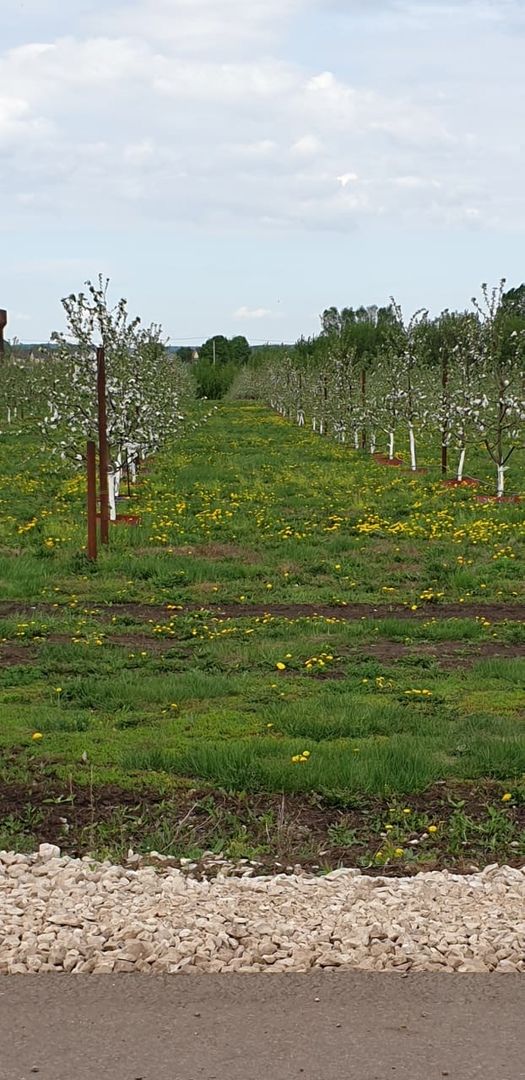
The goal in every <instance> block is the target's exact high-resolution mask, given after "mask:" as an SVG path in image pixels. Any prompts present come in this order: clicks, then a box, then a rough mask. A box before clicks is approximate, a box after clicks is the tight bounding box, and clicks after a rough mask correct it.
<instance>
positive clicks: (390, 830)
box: [385, 825, 394, 832]
mask: <svg viewBox="0 0 525 1080" xmlns="http://www.w3.org/2000/svg"><path fill="white" fill-rule="evenodd" d="M393 828H394V826H393V825H385V832H392V829H393Z"/></svg>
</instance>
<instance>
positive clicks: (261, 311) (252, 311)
mask: <svg viewBox="0 0 525 1080" xmlns="http://www.w3.org/2000/svg"><path fill="white" fill-rule="evenodd" d="M271 314H272V312H271V311H270V310H269V309H268V308H263V307H258V308H249V307H240V308H237V311H234V313H233V318H234V319H239V320H241V321H242V320H243V319H266V318H267V317H268V315H271Z"/></svg>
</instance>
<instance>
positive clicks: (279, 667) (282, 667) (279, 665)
mask: <svg viewBox="0 0 525 1080" xmlns="http://www.w3.org/2000/svg"><path fill="white" fill-rule="evenodd" d="M275 666H276V668H277V671H286V664H283V662H282V660H279V661H278V663H277V664H276V665H275Z"/></svg>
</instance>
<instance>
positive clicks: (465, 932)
mask: <svg viewBox="0 0 525 1080" xmlns="http://www.w3.org/2000/svg"><path fill="white" fill-rule="evenodd" d="M249 875H250V871H248V872H247V874H246V875H244V876H238V877H235V876H229V875H228V874H227V873H225V874H222V873H219V875H218V876H217V877H215V878H213V879H212V880H209V879H208V880H206V879H205V880H196V879H195V878H192V877H191V876H188V875H186V874H184V873H183V872H181V870H180V869H176V868H174V867H172V866H169V865H165V866H164V867H162V869H161V870H159V869H156V868H154V867H151V866H146V867H145V866H140V867H139V868H136V869H131V868H129V867H126V866H114V865H112V864H111V863H109V862H103V863H95V862H94V861H93V860H92V859H90V858H83V859H71V858H68V857H61V855H60V850H59V848H57V847H55V846H54V845H51V844H41V846H40V849H39V852H38V853H37V854H34V855H21V854H15V853H14V852H0V974H18V973H20V974H22V973H26V972H94V973H103V972H107V973H110V972H125V971H139V972H168V973H172V972H186V973H188V974H190V973H193V972H195V973H198V972H228V971H235V972H254V971H267V972H283V971H299V972H304V971H309V970H310V969H312V968H338V969H362V970H368V971H398V972H405V971H410V970H411V971H423V970H426V971H445V972H447V971H448V972H468V971H470V972H478V971H479V972H482V971H498V972H523V971H525V867H524V868H523V869H520V870H518V869H513V868H511V867H508V866H497V865H494V866H489V867H486V868H485V869H484V870H483V871H482V872H481V873H475V874H471V875H470V876H468V877H463V876H460V875H456V874H451V873H448V872H447V871H446V870H444V871H440V872H432V873H421V874H418V875H417V876H416V877H412V878H395V879H391V878H376V877H365V876H364V875H362V874H361V873H360V871H359V870H349V869H341V870H335V871H333V872H332V873H331V874H328V875H327V876H325V877H321V878H319V877H313V876H308V875H306V874H301V875H299V874H293V875H290V876H287V875H284V874H282V875H279V876H277V877H252V876H249Z"/></svg>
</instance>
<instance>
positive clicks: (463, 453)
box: [457, 446, 467, 483]
mask: <svg viewBox="0 0 525 1080" xmlns="http://www.w3.org/2000/svg"><path fill="white" fill-rule="evenodd" d="M466 453H467V451H466V448H465V447H464V446H462V447H461V453H460V455H459V462H458V473H457V479H458V481H459V483H461V481H462V480H463V472H464V469H465V457H466Z"/></svg>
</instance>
